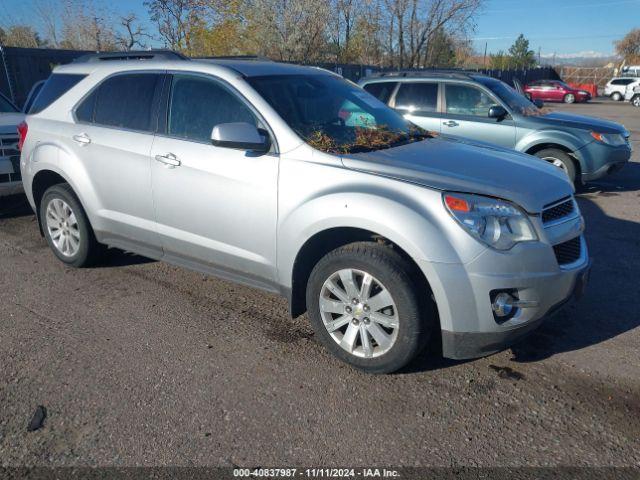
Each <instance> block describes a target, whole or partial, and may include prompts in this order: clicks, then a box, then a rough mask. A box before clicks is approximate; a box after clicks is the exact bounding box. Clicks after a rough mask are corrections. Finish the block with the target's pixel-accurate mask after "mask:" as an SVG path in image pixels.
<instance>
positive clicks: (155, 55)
mask: <svg viewBox="0 0 640 480" xmlns="http://www.w3.org/2000/svg"><path fill="white" fill-rule="evenodd" d="M110 60H114V61H117V60H189V58H188V57H185V56H184V55H182V54H181V53H178V52H174V51H173V50H137V51H131V52H96V53H89V54H87V55H82V56H81V57H78V58H76V59H75V60H74V61H73V63H99V62H104V61H110Z"/></svg>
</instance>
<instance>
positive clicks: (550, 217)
mask: <svg viewBox="0 0 640 480" xmlns="http://www.w3.org/2000/svg"><path fill="white" fill-rule="evenodd" d="M575 210H576V206H575V203H574V201H573V198H570V199H568V200H565V201H564V202H561V203H558V204H556V205H554V206H553V207H550V208H546V209H544V210H543V211H542V223H550V222H554V221H556V220H560V219H561V218H564V217H568V216H569V215H571V214H572V213H573V212H575Z"/></svg>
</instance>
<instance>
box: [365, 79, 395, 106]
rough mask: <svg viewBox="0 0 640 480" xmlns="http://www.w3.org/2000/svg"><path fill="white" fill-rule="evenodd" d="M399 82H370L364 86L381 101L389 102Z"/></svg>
mask: <svg viewBox="0 0 640 480" xmlns="http://www.w3.org/2000/svg"><path fill="white" fill-rule="evenodd" d="M397 84H398V83H397V82H378V83H369V84H368V85H365V86H364V89H365V90H366V91H367V92H369V93H370V94H371V95H373V96H374V97H376V98H377V99H378V100H380V101H381V102H384V103H387V102H388V101H389V97H391V94H392V93H393V90H394V89H395V88H396V85H397Z"/></svg>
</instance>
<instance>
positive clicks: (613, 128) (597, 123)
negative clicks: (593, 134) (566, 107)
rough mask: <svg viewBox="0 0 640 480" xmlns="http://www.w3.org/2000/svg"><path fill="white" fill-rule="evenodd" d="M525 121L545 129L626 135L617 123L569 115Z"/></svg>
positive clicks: (549, 115) (557, 114) (528, 118)
mask: <svg viewBox="0 0 640 480" xmlns="http://www.w3.org/2000/svg"><path fill="white" fill-rule="evenodd" d="M526 121H527V122H528V123H534V124H540V125H542V126H547V127H562V128H579V129H582V130H594V131H597V132H598V133H622V134H625V133H626V129H625V128H624V126H623V125H620V124H619V123H616V122H611V121H609V120H602V119H601V118H595V117H587V116H585V115H573V114H571V113H559V112H551V113H547V114H545V115H540V116H538V117H534V116H531V117H526Z"/></svg>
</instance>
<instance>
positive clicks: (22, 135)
mask: <svg viewBox="0 0 640 480" xmlns="http://www.w3.org/2000/svg"><path fill="white" fill-rule="evenodd" d="M28 131H29V126H28V125H27V122H22V123H21V124H20V125H18V150H20V151H22V146H23V145H24V141H25V140H26V139H27V132H28Z"/></svg>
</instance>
